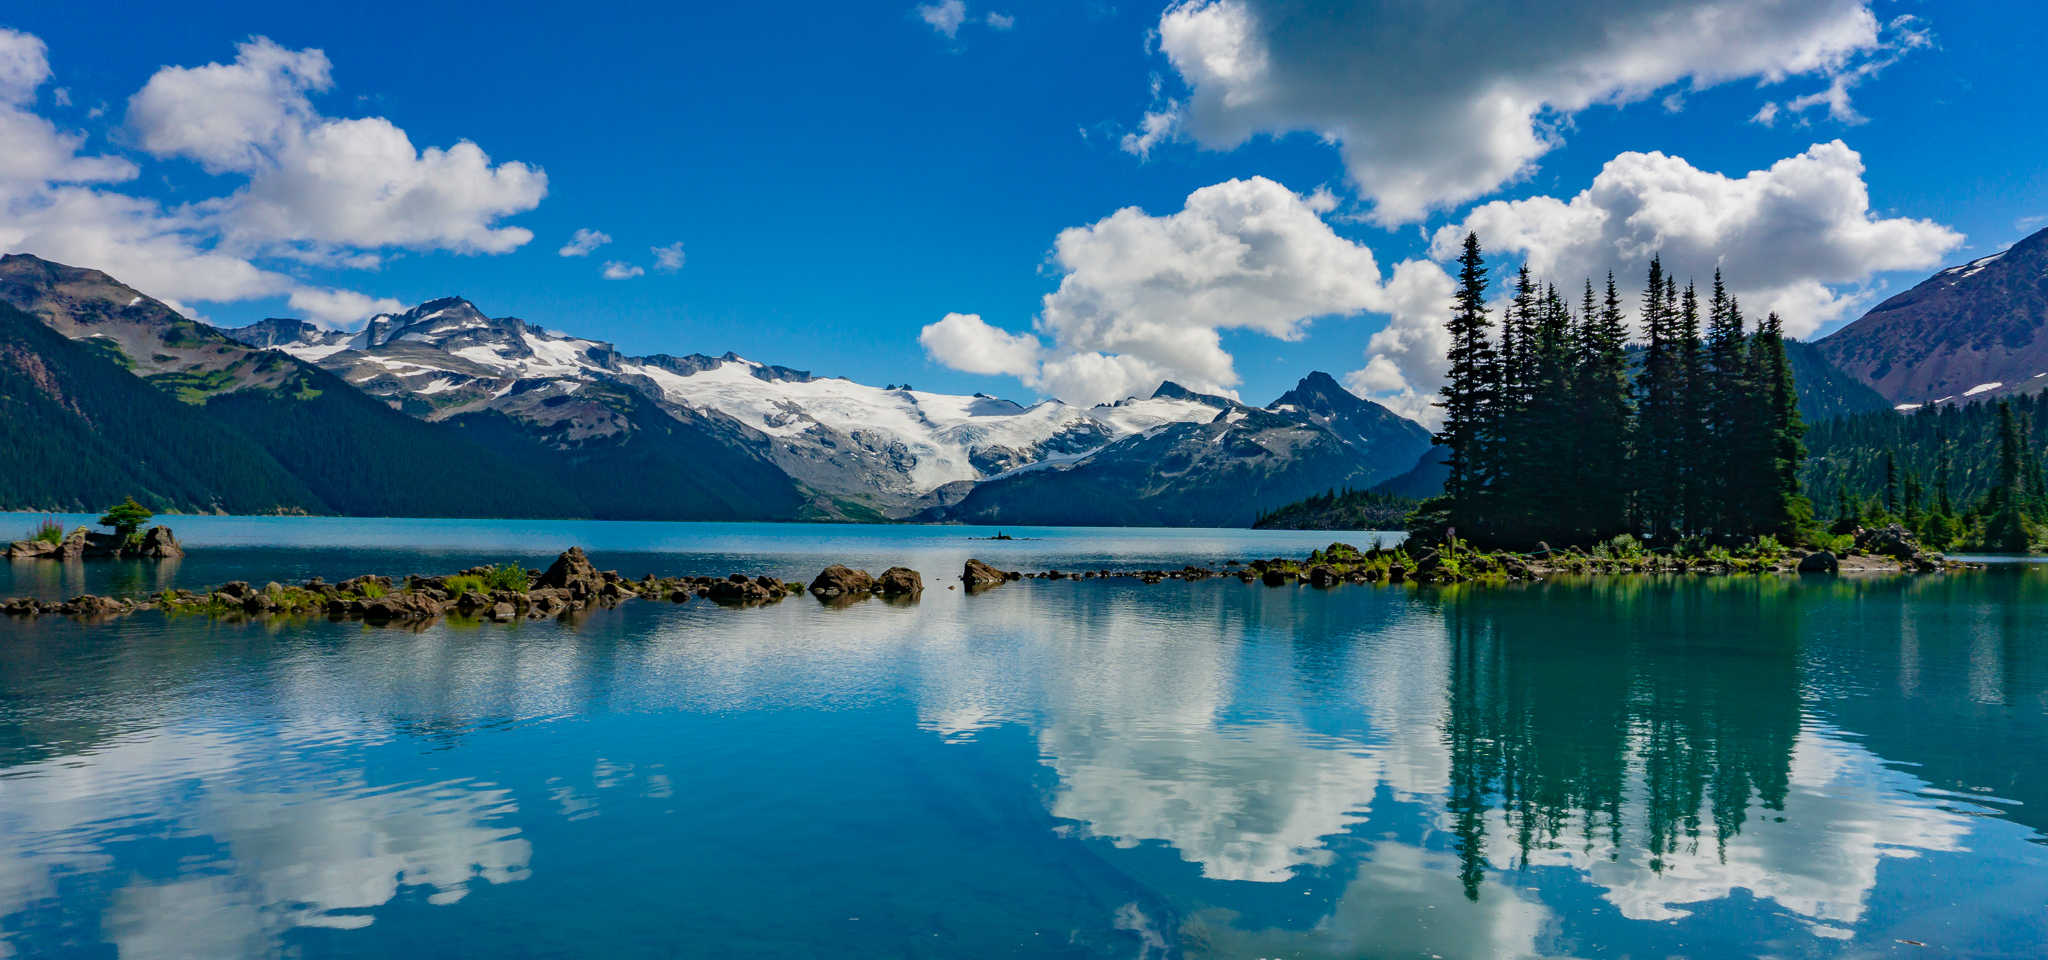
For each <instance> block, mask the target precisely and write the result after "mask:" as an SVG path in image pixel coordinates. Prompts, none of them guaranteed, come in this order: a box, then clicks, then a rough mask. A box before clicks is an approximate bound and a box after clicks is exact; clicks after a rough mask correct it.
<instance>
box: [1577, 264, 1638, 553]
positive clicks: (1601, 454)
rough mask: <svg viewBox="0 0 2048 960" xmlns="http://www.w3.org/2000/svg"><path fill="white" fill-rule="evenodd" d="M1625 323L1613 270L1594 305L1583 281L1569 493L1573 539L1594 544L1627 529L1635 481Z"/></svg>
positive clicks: (1632, 414) (1632, 410)
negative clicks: (1572, 504) (1572, 499)
mask: <svg viewBox="0 0 2048 960" xmlns="http://www.w3.org/2000/svg"><path fill="white" fill-rule="evenodd" d="M1628 367H1629V363H1628V327H1627V325H1626V324H1625V323H1624V321H1623V319H1622V314H1621V295H1620V293H1619V292H1618V291H1617V290H1616V289H1615V284H1614V275H1613V274H1611V273H1610V274H1608V275H1607V295H1606V297H1605V299H1604V300H1602V301H1600V302H1599V304H1598V305H1597V306H1596V305H1595V301H1594V299H1593V284H1592V281H1590V280H1589V281H1587V282H1586V292H1585V298H1584V300H1583V301H1582V305H1581V307H1580V315H1579V334H1578V338H1577V344H1576V352H1575V355H1574V357H1573V372H1574V374H1575V377H1574V380H1573V386H1572V399H1573V406H1574V411H1575V414H1576V421H1577V425H1578V431H1577V438H1576V439H1577V451H1576V456H1575V458H1574V460H1573V467H1574V476H1575V477H1576V480H1575V481H1574V482H1573V484H1572V487H1571V492H1572V493H1573V494H1574V495H1575V500H1576V503H1577V507H1576V509H1575V510H1573V514H1574V515H1575V521H1574V523H1573V529H1574V534H1573V536H1572V537H1571V538H1570V539H1571V541H1572V542H1579V543H1596V542H1599V541H1602V540H1607V539H1609V538H1612V537H1614V536H1616V535H1619V534H1621V533H1625V532H1627V531H1628V530H1629V517H1630V515H1631V511H1632V503H1633V501H1634V495H1633V494H1634V483H1633V482H1632V474H1631V472H1630V464H1629V441H1630V430H1631V423H1632V420H1633V417H1634V404H1633V402H1632V401H1631V399H1630V395H1629V391H1630V386H1629V370H1628Z"/></svg>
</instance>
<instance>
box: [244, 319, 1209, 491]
mask: <svg viewBox="0 0 2048 960" xmlns="http://www.w3.org/2000/svg"><path fill="white" fill-rule="evenodd" d="M229 335H230V336H233V337H235V338H236V339H238V340H241V341H242V342H244V343H248V344H251V345H254V346H261V347H268V348H272V349H277V350H282V351H284V352H285V353H288V354H291V355H293V356H296V357H298V358H300V359H303V360H307V361H309V362H312V363H316V364H318V365H319V366H321V367H324V368H326V369H328V370H330V371H332V372H334V373H336V374H339V375H340V376H341V377H342V378H344V379H346V380H347V381H348V382H350V383H351V384H354V385H355V386H356V387H358V388H360V389H362V390H364V391H366V392H369V393H371V394H373V395H376V396H379V397H383V398H385V399H386V400H387V401H389V402H391V403H392V404H394V405H395V406H397V407H398V408H399V409H401V410H405V411H407V412H410V413H413V414H415V415H417V416H420V417H422V418H425V419H428V420H443V419H448V418H453V417H461V416H464V415H467V414H472V413H479V412H482V411H486V410H493V411H497V412H500V413H504V414H506V415H508V416H510V417H512V418H513V419H514V420H516V421H519V422H522V423H526V424H530V425H532V426H534V427H535V428H537V429H538V430H539V432H541V433H543V434H545V435H548V436H551V437H556V438H564V439H585V438H589V437H593V436H608V435H612V434H615V433H617V432H619V431H622V430H627V429H630V427H629V425H628V424H627V422H626V419H625V418H624V417H622V416H621V415H619V413H618V411H617V410H616V409H615V408H616V407H618V405H619V401H620V399H621V398H620V397H619V395H618V391H620V390H626V391H631V392H632V393H635V394H638V395H640V396H641V397H644V398H646V399H648V400H652V401H654V402H655V403H656V404H657V405H658V406H660V407H661V408H662V409H663V410H664V411H666V412H668V413H669V414H670V415H671V416H676V417H679V418H684V419H689V420H694V421H702V422H703V425H705V426H707V427H708V428H710V429H714V430H715V431H722V432H723V433H724V434H725V435H727V436H728V437H729V438H730V439H731V440H732V441H733V442H737V443H742V444H747V445H750V446H754V447H756V448H757V449H759V450H761V451H762V453H763V455H764V456H765V457H766V459H768V460H769V461H770V462H772V463H774V464H775V465H776V466H778V467H780V468H782V469H783V470H784V471H785V472H787V473H788V474H789V475H790V476H791V477H792V478H794V479H796V480H797V481H798V482H799V483H801V484H803V485H805V486H806V487H809V488H810V489H812V490H814V491H816V492H818V493H820V494H822V495H824V496H825V497H826V498H827V499H830V500H833V501H836V502H837V503H838V505H839V506H840V507H842V508H845V509H842V510H840V511H837V512H840V513H843V514H845V515H849V516H857V515H859V514H861V513H862V512H864V511H873V512H874V513H877V514H880V515H881V516H885V517H903V516H908V515H910V514H912V513H916V512H918V511H920V510H923V509H926V508H929V507H933V506H939V505H943V504H946V503H951V502H956V501H957V500H958V499H959V498H960V497H962V496H965V494H966V492H967V491H968V490H969V489H971V488H972V486H973V485H974V484H975V483H977V482H979V481H981V480H985V479H988V478H990V477H993V476H997V475H1001V474H1003V473H1006V472H1008V471H1012V470H1015V469H1017V468H1020V467H1024V466H1028V465H1032V464H1037V463H1043V462H1048V461H1062V460H1073V459H1077V458H1079V457H1081V456H1083V455H1085V454H1088V453H1090V452H1093V451H1096V450H1099V449H1101V448H1103V447H1105V446H1107V445H1108V444H1110V443H1112V442H1114V441H1116V440H1119V439H1122V438H1124V437H1129V436H1133V435H1136V434H1140V433H1143V432H1145V431H1147V430H1151V429H1153V428H1156V427H1159V426H1162V425H1165V424H1171V423H1206V422H1208V421H1210V420H1214V419H1216V418H1217V417H1218V416H1219V414H1220V411H1219V410H1218V408H1217V407H1216V406H1213V405H1211V403H1209V402H1205V401H1204V400H1202V399H1194V398H1192V397H1176V396H1170V395H1160V396H1155V397H1153V398H1151V399H1130V400H1124V401H1121V402H1119V403H1115V404H1105V405H1102V406H1097V407H1092V408H1081V407H1075V406H1071V405H1068V404H1064V403H1061V402H1059V401H1056V400H1048V401H1042V402H1039V403H1035V404H1032V405H1030V406H1023V405H1020V404H1017V403H1014V402H1011V401H1008V400H1002V399H998V398H995V397H989V396H984V395H980V394H977V395H974V396H955V395H950V394H941V393H928V392H924V391H919V390H913V389H911V388H910V387H909V386H908V385H905V386H902V387H896V386H894V385H891V386H888V387H874V386H869V385H866V384H861V383H855V382H853V381H851V380H846V379H843V378H827V377H815V376H812V375H811V374H810V373H809V372H807V371H802V370H793V369H790V368H788V367H779V366H773V365H769V364H764V363H757V362H755V361H752V360H747V359H744V358H741V357H738V356H735V355H733V354H730V353H728V354H726V355H724V356H721V357H708V356H704V355H701V354H697V355H691V356H686V357H674V356H669V355H666V354H656V355H653V356H646V357H629V356H625V355H623V354H620V353H619V352H618V351H617V350H616V349H614V348H613V347H612V345H611V344H608V343H603V342H599V341H595V340H585V339H581V338H577V337H573V336H569V335H566V334H561V333H555V332H551V331H548V330H546V329H543V328H541V327H539V326H536V325H534V324H531V323H528V322H526V321H524V320H520V319H518V318H514V317H507V318H498V319H493V318H491V317H488V316H485V315H484V314H483V312H482V311H480V310H478V309H477V308H476V307H475V305H473V304H471V303H470V302H469V301H467V300H463V299H460V298H454V297H450V298H445V299H440V300H432V301H429V302H427V303H423V304H421V305H419V306H418V307H415V308H413V309H411V310H408V311H406V312H404V313H399V314H387V315H383V316H379V317H376V318H374V319H372V320H371V321H370V322H369V323H368V324H367V325H366V326H365V327H364V328H363V329H362V330H360V331H357V332H354V333H341V332H335V331H325V330H321V329H319V328H317V327H314V326H313V325H311V324H308V323H305V322H304V321H298V320H283V319H272V320H265V321H262V322H260V323H257V324H253V325H251V326H248V327H242V328H239V329H236V330H231V331H229ZM821 506H822V505H821ZM825 512H827V513H831V512H834V511H831V510H827V511H825Z"/></svg>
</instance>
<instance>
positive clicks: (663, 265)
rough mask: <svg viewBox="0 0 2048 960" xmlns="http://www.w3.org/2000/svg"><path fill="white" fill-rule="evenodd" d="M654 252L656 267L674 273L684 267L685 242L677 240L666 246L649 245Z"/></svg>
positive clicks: (664, 271) (663, 271)
mask: <svg viewBox="0 0 2048 960" xmlns="http://www.w3.org/2000/svg"><path fill="white" fill-rule="evenodd" d="M648 250H649V251H650V252H652V253H653V254H654V269H656V270H659V271H661V272H662V273H674V272H676V271H678V270H681V269H682V268H683V242H682V241H681V240H677V241H676V242H674V243H671V244H669V245H668V246H666V247H649V248H648Z"/></svg>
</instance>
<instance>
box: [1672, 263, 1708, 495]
mask: <svg viewBox="0 0 2048 960" xmlns="http://www.w3.org/2000/svg"><path fill="white" fill-rule="evenodd" d="M1677 321H1678V322H1677V325H1676V327H1675V328H1674V331H1673V333H1674V339H1676V340H1677V347H1678V376H1679V388H1678V409H1677V411H1676V412H1677V415H1678V423H1677V427H1676V434H1675V435H1676V437H1677V440H1678V448H1677V450H1676V454H1677V455H1676V456H1675V457H1674V458H1673V460H1674V466H1676V467H1677V469H1678V491H1679V503H1678V528H1679V529H1680V530H1681V531H1683V532H1685V533H1688V534H1698V533H1701V532H1702V531H1703V530H1705V529H1706V528H1707V524H1706V523H1705V522H1704V521H1705V520H1706V511H1705V509H1704V506H1705V500H1706V496H1707V490H1706V479H1707V477H1706V474H1707V470H1706V465H1707V462H1708V461H1709V459H1710V455H1709V454H1708V452H1707V449H1706V447H1707V436H1706V422H1705V418H1704V416H1703V414H1704V412H1705V408H1706V407H1707V405H1708V403H1707V394H1708V393H1709V391H1710V389H1711V388H1710V387H1709V385H1708V384H1706V383H1705V376H1704V369H1703V367H1702V363H1701V360H1702V357H1701V353H1700V298H1699V293H1698V291H1696V290H1694V289H1693V285H1692V284H1691V283H1687V284H1686V285H1685V296H1684V297H1683V298H1682V299H1681V300H1680V306H1679V308H1678V314H1677Z"/></svg>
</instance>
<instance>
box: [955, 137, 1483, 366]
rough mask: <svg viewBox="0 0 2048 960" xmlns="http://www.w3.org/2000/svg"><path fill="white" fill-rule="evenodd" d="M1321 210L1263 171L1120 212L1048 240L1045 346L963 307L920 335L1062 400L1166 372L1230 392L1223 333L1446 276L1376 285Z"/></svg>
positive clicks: (1287, 332) (1361, 254) (1403, 269)
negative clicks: (1153, 211)
mask: <svg viewBox="0 0 2048 960" xmlns="http://www.w3.org/2000/svg"><path fill="white" fill-rule="evenodd" d="M1326 210H1327V204H1326V203H1325V202H1324V200H1323V198H1322V197H1321V196H1320V195H1312V196H1307V197H1304V196H1302V195H1300V194H1296V193H1294V192H1293V191H1291V190H1288V189H1287V188H1286V187H1284V186H1281V185H1280V184H1278V183H1275V182H1274V181H1272V180H1268V179H1265V178H1264V177H1253V178H1251V179H1249V180H1231V181H1227V182H1225V183H1219V184H1215V185H1213V186H1208V187H1203V188H1202V189H1200V190H1197V191H1195V192H1194V193H1192V194H1190V195H1189V196H1188V199H1187V203H1186V205H1185V206H1184V207H1183V209H1182V210H1181V211H1180V212H1178V213H1174V214H1169V215H1166V216H1152V215H1150V214H1147V213H1145V212H1144V211H1143V210H1140V209H1138V208H1136V207H1129V208H1126V209H1123V210H1119V211H1117V212H1116V213H1114V214H1111V215H1110V216H1108V217H1106V218H1104V219H1102V220H1100V221H1097V222H1096V223H1093V224H1090V225H1088V226H1085V227H1074V228H1071V229H1068V230H1065V231H1062V232H1061V233H1060V235H1059V238H1058V239H1057V240H1056V241H1055V242H1054V245H1053V260H1054V262H1055V263H1056V264H1057V265H1058V267H1059V268H1060V270H1061V271H1062V272H1063V273H1064V274H1065V275H1064V277H1062V279H1061V281H1060V286H1059V289H1057V290H1055V291H1053V292H1052V293H1050V294H1047V295H1046V296H1045V300H1044V303H1043V305H1042V309H1041V310H1040V312H1039V315H1038V318H1037V321H1036V328H1037V332H1038V333H1039V334H1040V335H1042V336H1043V337H1044V338H1046V339H1048V340H1050V342H1051V346H1049V347H1046V346H1043V345H1042V344H1041V342H1040V340H1038V339H1037V338H1034V337H1031V336H1027V335H1022V334H1010V333H1006V332H1004V331H1001V330H998V329H996V328H994V327H990V326H988V325H987V324H986V323H984V322H983V321H982V320H981V318H980V317H978V316H974V315H962V314H952V315H949V316H947V317H946V318H945V319H943V320H941V321H939V322H938V323H935V324H932V325H931V326H928V327H926V328H925V329H924V332H923V333H922V334H921V335H920V337H919V339H920V342H922V343H923V344H924V346H925V349H926V351H927V352H928V353H929V354H930V355H931V356H932V358H933V359H934V360H936V361H938V362H940V363H943V364H946V365H948V366H951V367H955V368H956V369H961V370H967V371H971V372H977V373H1005V374H1010V375H1013V376H1017V377H1019V378H1020V379H1021V380H1023V381H1024V382H1025V383H1026V384H1027V385H1029V386H1032V387H1034V388H1037V389H1040V390H1043V391H1045V392H1047V393H1049V394H1051V395H1053V396H1057V397H1059V398H1061V399H1062V400H1066V401H1067V402H1069V403H1081V404H1093V403H1100V402H1104V401H1109V400H1117V399H1121V398H1123V397H1127V396H1136V395H1144V394H1148V393H1150V392H1151V391H1152V390H1154V389H1156V388H1157V387H1158V385H1159V383H1160V381H1162V380H1169V379H1170V380H1174V381H1176V382H1178V383H1181V384H1182V385H1184V386H1187V387H1189V388H1191V389H1195V390H1200V391H1205V392H1211V393H1223V394H1232V393H1234V387H1235V386H1236V384H1237V383H1238V382H1239V377H1238V375H1237V372H1236V369H1235V367H1234V364H1233V360H1232V357H1231V355H1230V354H1229V353H1228V352H1227V351H1225V350H1224V349H1223V346H1222V331H1224V330H1234V329H1245V330H1255V331H1258V332H1260V333H1264V334H1266V335H1268V336H1272V337H1277V338H1280V339H1283V340H1293V339H1298V338H1299V337H1300V336H1301V335H1302V332H1303V327H1304V326H1305V325H1306V324H1307V322H1308V321H1310V320H1311V319H1314V318H1316V317H1321V316H1329V315H1342V314H1352V313H1357V312H1360V311H1372V312H1381V313H1384V312H1389V311H1404V312H1405V311H1409V310H1411V309H1414V308H1416V307H1417V306H1418V301H1417V299H1416V298H1414V297H1412V296H1409V295H1406V294H1405V293H1404V291H1406V290H1407V289H1408V288H1410V287H1414V286H1416V285H1417V284H1418V283H1422V282H1423V281H1421V280H1418V278H1426V277H1427V276H1428V275H1430V274H1436V275H1438V276H1441V275H1442V272H1443V271H1442V269H1441V268H1439V267H1437V266H1436V265H1435V264H1432V263H1428V262H1423V261H1417V262H1411V263H1406V264H1402V265H1401V266H1400V267H1398V268H1396V271H1395V277H1394V281H1393V282H1392V283H1390V284H1386V285H1382V283H1381V274H1380V268H1379V265H1378V263H1377V262H1376V261H1375V260H1374V258H1373V254H1372V251H1371V250H1369V249H1367V248H1366V247H1364V246H1362V245H1360V244H1356V243H1353V242H1351V241H1349V240H1346V239H1344V238H1343V237H1340V236H1338V235H1337V234H1336V233H1335V232H1334V231H1332V230H1331V229H1330V226H1329V224H1327V223H1325V222H1324V221H1323V219H1322V215H1321V214H1322V213H1323V212H1324V211H1326ZM1425 285H1426V284H1425ZM1428 306H1430V307H1431V308H1432V309H1439V310H1440V307H1437V306H1435V305H1428Z"/></svg>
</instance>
